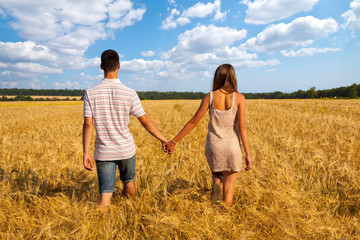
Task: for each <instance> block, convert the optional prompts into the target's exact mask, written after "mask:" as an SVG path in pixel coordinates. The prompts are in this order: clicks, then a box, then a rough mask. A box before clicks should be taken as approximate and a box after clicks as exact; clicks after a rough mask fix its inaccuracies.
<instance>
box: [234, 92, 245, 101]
mask: <svg viewBox="0 0 360 240" xmlns="http://www.w3.org/2000/svg"><path fill="white" fill-rule="evenodd" d="M236 99H239V100H241V101H244V100H245V96H244V95H243V94H241V93H236Z"/></svg>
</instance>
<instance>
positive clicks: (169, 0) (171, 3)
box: [168, 0, 176, 5]
mask: <svg viewBox="0 0 360 240" xmlns="http://www.w3.org/2000/svg"><path fill="white" fill-rule="evenodd" d="M168 2H169V4H170V5H176V2H175V0H168Z"/></svg>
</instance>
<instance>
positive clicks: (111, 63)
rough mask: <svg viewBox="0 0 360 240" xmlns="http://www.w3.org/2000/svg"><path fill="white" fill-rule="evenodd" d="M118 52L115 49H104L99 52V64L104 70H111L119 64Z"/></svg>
mask: <svg viewBox="0 0 360 240" xmlns="http://www.w3.org/2000/svg"><path fill="white" fill-rule="evenodd" d="M119 61H120V60H119V54H118V53H117V52H116V51H115V50H111V49H109V50H106V51H104V52H103V53H102V54H101V66H102V68H103V69H104V71H105V72H113V71H115V70H116V69H117V67H118V65H119Z"/></svg>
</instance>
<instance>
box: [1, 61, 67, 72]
mask: <svg viewBox="0 0 360 240" xmlns="http://www.w3.org/2000/svg"><path fill="white" fill-rule="evenodd" d="M1 68H4V69H6V70H11V71H20V72H26V73H38V74H42V73H57V74H59V73H63V71H62V69H59V68H51V67H47V66H44V65H41V64H39V63H32V62H18V63H14V64H13V63H11V64H10V63H2V62H0V69H1Z"/></svg>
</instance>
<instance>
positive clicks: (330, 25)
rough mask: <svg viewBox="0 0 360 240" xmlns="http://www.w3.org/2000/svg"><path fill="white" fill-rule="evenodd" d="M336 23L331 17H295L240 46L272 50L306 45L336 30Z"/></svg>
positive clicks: (258, 49) (264, 50) (272, 26)
mask: <svg viewBox="0 0 360 240" xmlns="http://www.w3.org/2000/svg"><path fill="white" fill-rule="evenodd" d="M338 28H339V27H338V23H337V22H336V21H335V20H334V19H332V18H327V19H323V20H321V19H317V18H314V17H312V16H307V17H301V18H297V19H295V20H294V21H293V22H291V23H289V24H284V23H280V24H277V25H271V26H269V27H267V28H265V30H264V31H263V32H261V33H259V34H258V35H257V37H253V38H250V39H249V40H248V41H247V42H246V43H244V44H242V45H241V46H242V47H243V48H244V49H252V50H254V51H258V52H272V51H279V50H285V49H289V48H296V47H299V46H307V45H310V44H311V43H313V41H314V40H317V39H320V38H324V37H327V36H328V35H329V34H332V33H335V32H336V31H338Z"/></svg>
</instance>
